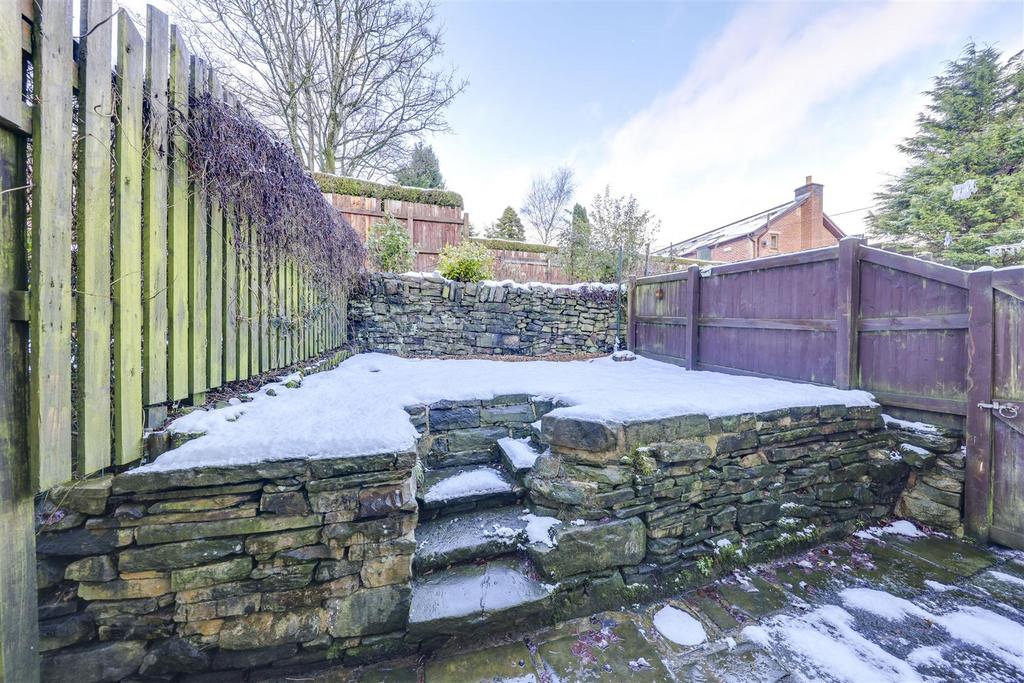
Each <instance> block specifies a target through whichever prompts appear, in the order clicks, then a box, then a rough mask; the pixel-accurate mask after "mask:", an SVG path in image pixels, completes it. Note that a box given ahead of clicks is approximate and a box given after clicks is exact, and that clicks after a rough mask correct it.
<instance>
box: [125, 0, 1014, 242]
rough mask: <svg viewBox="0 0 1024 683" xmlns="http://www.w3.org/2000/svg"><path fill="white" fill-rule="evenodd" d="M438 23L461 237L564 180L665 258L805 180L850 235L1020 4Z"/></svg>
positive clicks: (649, 6) (444, 153)
mask: <svg viewBox="0 0 1024 683" xmlns="http://www.w3.org/2000/svg"><path fill="white" fill-rule="evenodd" d="M123 4H125V5H127V6H128V7H129V8H130V9H136V10H137V9H139V8H141V7H142V6H143V5H144V0H123ZM157 4H160V5H162V4H164V3H163V2H160V1H159V0H158V1H157ZM437 15H438V20H439V22H440V24H441V26H442V28H443V32H444V41H445V55H444V57H443V60H442V63H443V64H445V65H450V66H454V67H455V69H456V71H457V73H458V75H459V76H460V77H462V78H464V79H466V80H467V81H468V82H469V85H468V87H467V88H466V91H465V92H464V93H463V94H462V95H460V96H459V97H458V98H457V99H456V101H455V102H454V104H453V105H452V106H451V108H450V109H449V111H448V121H449V124H450V126H451V132H448V133H441V134H434V135H430V136H429V137H428V138H427V142H428V143H430V144H431V145H433V147H434V150H435V151H436V152H437V155H438V157H439V159H440V162H441V170H442V172H443V173H444V176H445V180H446V183H447V186H448V188H449V189H452V190H455V191H457V192H460V193H461V194H462V195H463V198H464V200H465V206H466V210H467V212H468V213H469V215H470V219H471V221H472V222H473V223H474V225H475V226H477V227H478V228H483V227H484V226H486V225H487V224H489V223H490V222H492V221H494V220H495V219H496V218H497V217H498V216H499V215H500V213H501V211H502V210H503V209H504V208H505V207H506V206H512V207H514V208H516V209H518V208H519V207H520V206H521V205H522V202H523V198H524V195H525V194H526V191H527V189H528V187H529V184H530V179H531V177H532V176H534V175H535V174H544V173H549V172H550V171H552V170H553V169H555V168H556V167H558V166H563V165H567V166H570V167H571V168H572V169H573V170H574V171H575V175H576V180H577V185H578V190H577V196H576V200H577V201H579V202H580V203H582V204H584V205H587V204H589V203H590V201H591V200H592V198H593V196H594V195H595V194H596V193H598V192H600V191H602V190H603V189H604V187H605V186H606V185H608V186H610V187H611V191H612V192H613V193H614V194H632V195H635V196H636V197H637V199H638V200H639V202H640V203H641V205H642V206H644V207H646V208H650V209H651V210H653V211H654V213H655V214H656V215H657V216H658V217H659V218H660V219H661V231H660V233H659V235H658V237H657V239H656V245H659V246H660V245H665V244H668V243H669V242H672V241H677V240H680V239H683V238H685V237H688V236H692V235H695V234H698V233H700V232H703V231H705V230H709V229H711V228H714V227H717V226H719V225H722V224H725V223H728V222H731V221H733V220H735V219H738V218H742V217H744V216H747V215H749V214H752V213H756V212H758V211H760V210H761V209H764V208H767V207H769V206H774V205H777V204H781V203H783V202H785V201H788V200H789V199H790V198H792V196H793V194H792V193H793V190H794V189H795V188H796V187H798V186H800V185H802V184H803V183H804V178H805V177H806V176H808V175H812V176H813V178H814V181H815V182H819V183H822V184H823V185H824V187H825V189H824V198H825V211H826V213H828V214H830V215H832V216H833V217H834V218H835V220H836V222H837V223H838V224H839V226H840V227H841V228H843V229H844V230H845V231H846V232H847V233H849V234H856V233H860V232H862V231H863V228H864V219H865V217H866V213H867V208H868V207H870V206H871V205H872V203H873V194H874V192H876V191H877V190H878V189H879V188H880V187H881V186H882V185H883V184H884V183H885V182H886V180H887V179H888V178H889V177H891V175H892V174H896V173H898V172H899V171H900V170H901V169H902V168H903V167H904V165H905V158H904V157H902V156H901V155H900V154H899V153H898V151H897V150H896V145H897V143H899V142H900V141H901V140H902V139H903V138H905V137H906V136H907V135H909V134H911V133H912V132H913V130H914V120H915V117H916V115H917V113H918V112H919V111H920V110H921V109H922V107H923V105H924V102H925V98H924V96H923V95H922V92H923V91H925V90H926V89H928V87H929V85H930V81H931V79H932V78H933V77H934V76H935V75H937V74H938V73H940V72H941V71H942V69H943V67H944V64H945V62H946V61H947V60H950V59H954V58H956V56H957V55H958V54H959V53H960V51H961V50H962V48H963V46H964V45H965V44H966V43H967V42H968V41H970V40H974V41H975V42H977V43H979V44H991V45H995V46H997V47H998V48H1000V49H1001V50H1002V51H1004V53H1005V54H1011V53H1013V52H1016V51H1018V50H1021V49H1024V2H894V1H890V2H839V1H832V2H798V1H791V2H764V1H762V2H751V3H740V2H680V1H677V2H627V1H618V2H610V1H601V2H593V1H571V0H562V1H559V2H540V1H532V2H526V1H522V0H502V1H484V0H437ZM529 236H530V235H529V234H528V237H529Z"/></svg>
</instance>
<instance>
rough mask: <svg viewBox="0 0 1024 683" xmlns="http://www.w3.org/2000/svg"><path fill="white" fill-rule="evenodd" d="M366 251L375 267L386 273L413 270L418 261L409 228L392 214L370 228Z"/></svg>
mask: <svg viewBox="0 0 1024 683" xmlns="http://www.w3.org/2000/svg"><path fill="white" fill-rule="evenodd" d="M366 250H367V251H368V252H369V255H370V261H371V263H372V264H373V267H374V268H375V269H376V270H378V271H381V272H384V273H403V272H405V271H407V270H412V267H413V264H414V263H415V261H416V250H415V249H413V248H412V238H410V237H409V230H408V228H406V227H405V224H403V223H402V222H401V221H399V220H397V219H395V217H394V216H392V215H390V214H388V216H387V219H386V220H384V221H383V222H381V223H374V224H373V225H372V226H370V234H369V237H368V238H367V240H366Z"/></svg>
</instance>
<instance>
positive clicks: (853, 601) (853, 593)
mask: <svg viewBox="0 0 1024 683" xmlns="http://www.w3.org/2000/svg"><path fill="white" fill-rule="evenodd" d="M839 598H840V599H841V600H842V601H843V604H844V605H846V606H847V607H852V608H854V609H861V610H864V611H865V612H871V613H872V614H875V615H877V616H880V617H882V618H883V619H888V620H889V621H899V620H901V619H905V618H906V617H907V615H910V616H915V617H920V618H922V619H928V618H930V617H931V615H930V614H929V613H928V612H927V611H926V610H924V609H922V608H920V607H918V606H917V605H915V604H914V603H912V602H910V601H909V600H905V599H904V598H899V597H896V596H895V595H890V594H889V593H886V592H885V591H880V590H875V589H874V588H847V589H846V590H844V591H842V592H841V593H840V594H839Z"/></svg>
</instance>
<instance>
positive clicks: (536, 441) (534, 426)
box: [529, 420, 547, 448]
mask: <svg viewBox="0 0 1024 683" xmlns="http://www.w3.org/2000/svg"><path fill="white" fill-rule="evenodd" d="M540 425H541V421H540V420H537V421H536V422H531V423H530V424H529V427H530V443H532V444H533V446H534V448H546V447H547V446H546V445H545V444H544V434H543V433H542V432H541V429H540Z"/></svg>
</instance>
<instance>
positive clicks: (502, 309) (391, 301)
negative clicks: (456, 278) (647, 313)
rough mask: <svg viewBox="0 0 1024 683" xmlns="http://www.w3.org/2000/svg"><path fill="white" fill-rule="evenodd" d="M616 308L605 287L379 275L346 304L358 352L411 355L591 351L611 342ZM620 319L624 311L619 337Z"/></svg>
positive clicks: (612, 294)
mask: <svg viewBox="0 0 1024 683" xmlns="http://www.w3.org/2000/svg"><path fill="white" fill-rule="evenodd" d="M625 298H626V297H625V296H623V297H622V303H623V306H625ZM615 310H616V307H615V291H614V288H609V287H607V286H594V287H578V286H577V287H559V286H552V285H537V284H534V285H529V286H527V285H520V284H510V283H505V284H493V285H487V284H481V283H463V282H453V281H451V280H445V279H444V278H442V277H440V276H436V275H419V274H417V275H393V274H383V273H378V274H374V275H372V276H370V279H369V281H368V283H367V284H366V286H365V288H364V290H363V292H362V293H355V294H353V298H352V299H351V300H350V302H349V314H348V315H349V319H348V320H349V337H350V341H351V342H352V345H353V346H354V347H356V348H357V349H359V350H360V351H379V352H383V353H394V354H399V355H403V356H417V357H430V356H467V355H521V356H543V355H548V354H571V353H595V352H604V351H611V350H612V349H613V348H614V346H615V322H616V314H615ZM625 320H626V318H625V313H624V312H623V315H622V334H623V335H625V329H626V325H625ZM621 342H622V347H623V348H624V347H625V338H624V337H623V339H622V340H621Z"/></svg>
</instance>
